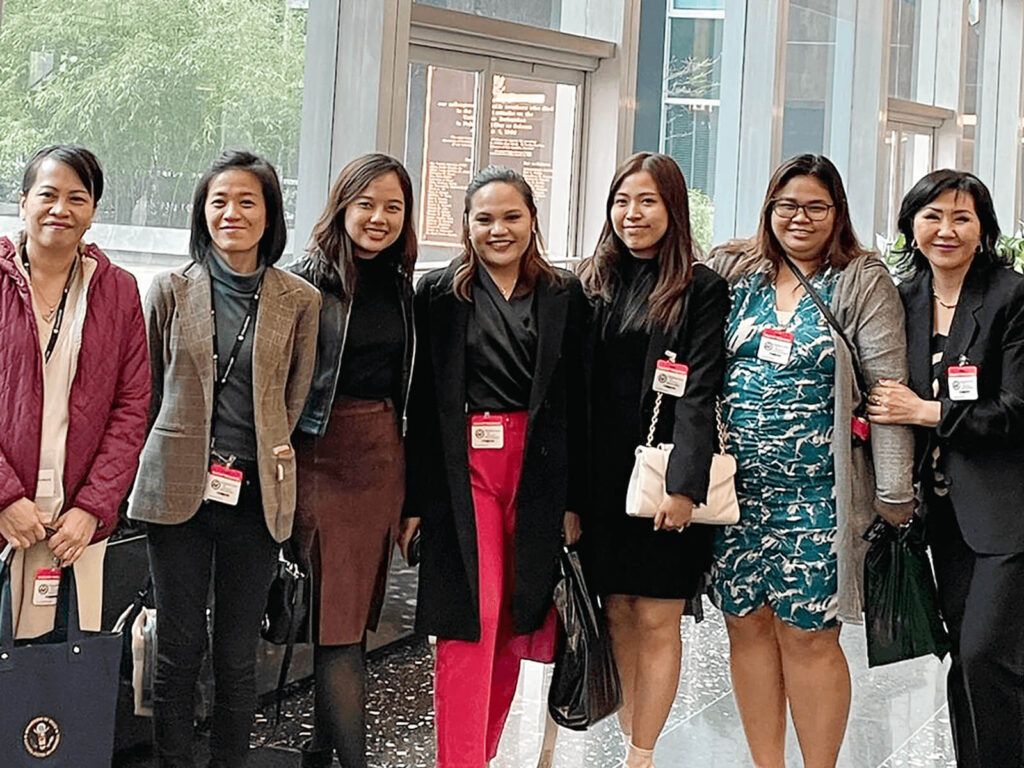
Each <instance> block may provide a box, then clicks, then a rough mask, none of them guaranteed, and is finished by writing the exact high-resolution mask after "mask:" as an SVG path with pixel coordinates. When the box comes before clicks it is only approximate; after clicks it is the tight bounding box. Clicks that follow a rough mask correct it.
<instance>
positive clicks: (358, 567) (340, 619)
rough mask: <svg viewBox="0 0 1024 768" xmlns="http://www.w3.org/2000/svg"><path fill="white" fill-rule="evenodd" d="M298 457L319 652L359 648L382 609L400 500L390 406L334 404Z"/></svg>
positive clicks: (400, 459)
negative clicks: (308, 531)
mask: <svg viewBox="0 0 1024 768" xmlns="http://www.w3.org/2000/svg"><path fill="white" fill-rule="evenodd" d="M296 448H297V454H298V502H297V506H298V509H297V510H296V512H297V518H298V520H299V521H300V522H299V525H301V526H302V527H306V528H312V531H311V532H312V537H313V541H312V548H311V552H310V554H311V560H312V563H313V574H314V584H316V585H317V586H318V587H319V588H318V589H317V588H314V591H313V593H314V596H315V598H316V599H315V600H314V611H315V613H314V615H315V616H316V619H317V623H316V626H317V628H318V630H317V631H318V637H317V638H316V641H317V642H318V643H320V644H321V645H349V644H352V643H358V642H359V641H360V640H361V639H362V637H363V633H364V632H365V631H366V630H374V629H376V627H377V622H378V621H379V620H380V612H381V608H382V607H383V605H384V594H385V587H386V585H387V574H388V568H389V567H390V564H391V552H392V549H393V548H394V542H395V534H396V532H397V529H398V523H399V520H400V518H401V513H402V502H403V500H404V498H405V456H404V453H403V451H402V440H401V437H400V436H399V434H398V427H397V422H396V418H395V409H394V406H393V405H392V404H391V403H390V401H383V400H357V399H355V398H345V397H342V398H339V399H338V401H337V402H336V403H335V404H334V408H333V409H332V411H331V417H330V420H329V422H328V425H327V434H325V435H324V436H323V437H322V438H320V439H318V440H309V439H303V440H300V441H299V442H298V443H297V444H296Z"/></svg>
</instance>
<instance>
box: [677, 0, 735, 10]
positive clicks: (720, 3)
mask: <svg viewBox="0 0 1024 768" xmlns="http://www.w3.org/2000/svg"><path fill="white" fill-rule="evenodd" d="M724 8H725V0H672V9H673V10H675V11H721V10H723V9H724Z"/></svg>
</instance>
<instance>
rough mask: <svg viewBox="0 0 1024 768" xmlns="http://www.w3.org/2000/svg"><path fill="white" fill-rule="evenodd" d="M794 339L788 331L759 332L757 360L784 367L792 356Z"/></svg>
mask: <svg viewBox="0 0 1024 768" xmlns="http://www.w3.org/2000/svg"><path fill="white" fill-rule="evenodd" d="M795 338H796V337H795V336H794V335H793V334H792V333H790V332H789V331H783V330H779V329H778V328H765V329H764V331H762V332H761V344H760V345H759V346H758V348H757V357H758V359H759V360H767V361H768V362H769V363H779V364H780V365H785V364H786V363H788V362H789V356H790V355H791V354H793V339H795Z"/></svg>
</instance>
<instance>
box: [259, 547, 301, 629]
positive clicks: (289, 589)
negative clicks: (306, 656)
mask: <svg viewBox="0 0 1024 768" xmlns="http://www.w3.org/2000/svg"><path fill="white" fill-rule="evenodd" d="M308 619H309V574H307V573H305V572H304V571H303V570H302V568H301V567H300V566H299V565H298V563H295V562H293V561H292V560H290V559H289V558H288V557H287V556H286V555H285V554H284V552H283V551H282V552H281V553H280V554H279V555H278V560H277V574H276V575H275V576H274V581H273V582H272V583H271V585H270V592H269V593H268V594H267V607H266V609H265V610H264V612H263V623H262V625H261V627H260V635H261V636H262V637H263V639H264V640H266V641H267V642H268V643H274V644H275V645H288V644H289V643H295V642H298V643H301V642H305V641H306V640H307V639H308V635H309V632H308V628H307V624H308Z"/></svg>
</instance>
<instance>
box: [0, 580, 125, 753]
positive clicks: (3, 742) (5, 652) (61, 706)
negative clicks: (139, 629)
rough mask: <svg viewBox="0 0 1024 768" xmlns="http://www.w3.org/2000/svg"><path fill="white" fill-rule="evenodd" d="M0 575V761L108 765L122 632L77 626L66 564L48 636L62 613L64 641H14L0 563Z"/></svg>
mask: <svg viewBox="0 0 1024 768" xmlns="http://www.w3.org/2000/svg"><path fill="white" fill-rule="evenodd" d="M2 573H3V576H2V585H0V766H3V768H110V760H111V754H112V752H113V749H114V713H115V707H116V705H117V689H118V678H117V676H118V671H119V668H120V663H121V636H120V635H119V634H115V633H112V632H83V631H82V630H81V627H80V624H79V619H78V591H77V589H76V587H75V576H74V569H73V568H65V569H64V575H63V577H62V579H61V589H60V597H59V598H58V604H57V625H58V629H57V631H56V632H54V633H53V635H57V636H59V635H61V634H63V633H62V632H61V631H60V630H61V628H62V625H63V624H64V623H65V617H66V624H67V626H66V639H63V638H62V639H61V640H59V641H58V642H36V641H29V643H28V644H22V643H20V642H19V644H18V645H15V644H14V627H13V617H12V607H13V606H12V601H11V569H10V566H8V565H7V564H6V563H5V564H4V565H3V571H2ZM47 639H50V638H47Z"/></svg>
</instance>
